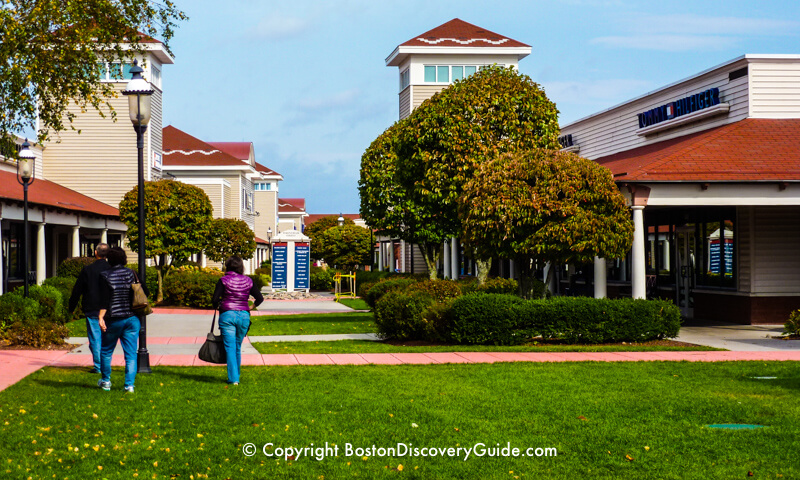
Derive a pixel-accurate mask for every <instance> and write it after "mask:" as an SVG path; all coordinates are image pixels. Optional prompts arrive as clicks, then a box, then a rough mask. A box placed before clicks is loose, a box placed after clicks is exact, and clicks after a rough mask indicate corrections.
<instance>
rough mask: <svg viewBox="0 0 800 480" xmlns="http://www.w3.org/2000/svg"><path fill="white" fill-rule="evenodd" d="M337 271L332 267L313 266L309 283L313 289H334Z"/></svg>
mask: <svg viewBox="0 0 800 480" xmlns="http://www.w3.org/2000/svg"><path fill="white" fill-rule="evenodd" d="M334 274H335V272H334V271H333V269H330V268H322V267H311V277H310V278H309V283H310V286H311V290H326V291H330V290H333V275H334Z"/></svg>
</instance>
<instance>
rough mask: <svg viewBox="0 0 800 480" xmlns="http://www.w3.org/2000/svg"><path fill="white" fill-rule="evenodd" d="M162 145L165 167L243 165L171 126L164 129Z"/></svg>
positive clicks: (228, 155) (239, 161)
mask: <svg viewBox="0 0 800 480" xmlns="http://www.w3.org/2000/svg"><path fill="white" fill-rule="evenodd" d="M162 145H163V146H162V148H163V150H164V155H163V162H164V166H165V167H169V166H185V165H198V166H237V167H238V166H242V165H243V162H242V161H241V160H239V159H238V158H236V157H234V156H232V155H230V154H228V153H225V152H223V151H221V150H220V149H219V148H217V147H214V146H212V145H210V144H208V143H206V142H204V141H202V140H200V139H198V138H195V137H193V136H191V135H189V134H188V133H186V132H183V131H181V130H178V129H177V128H175V127H173V126H172V125H169V126H167V127H164V130H163V139H162ZM248 155H249V154H248Z"/></svg>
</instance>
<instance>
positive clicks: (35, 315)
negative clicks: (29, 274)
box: [0, 287, 69, 348]
mask: <svg viewBox="0 0 800 480" xmlns="http://www.w3.org/2000/svg"><path fill="white" fill-rule="evenodd" d="M34 291H36V293H35V295H37V297H38V298H39V300H44V301H45V303H46V305H44V306H42V305H41V304H40V301H37V300H35V299H34V298H33V292H34ZM29 292H30V293H31V294H32V295H31V296H29V297H28V298H25V297H23V296H22V292H21V291H20V292H19V294H17V292H16V291H15V292H10V293H7V294H5V295H3V296H0V335H2V337H3V339H4V340H5V341H7V342H9V343H10V344H11V345H23V346H29V347H35V348H40V347H45V346H48V345H54V344H55V345H61V344H63V343H64V339H65V338H66V337H67V336H69V331H68V330H67V327H66V326H64V324H63V323H62V322H61V321H60V320H56V321H54V320H53V319H52V318H48V315H50V316H52V315H54V314H55V311H56V310H57V309H56V307H57V306H58V301H55V300H54V298H56V297H57V298H58V299H59V300H60V299H61V294H60V293H58V292H57V291H56V290H55V289H54V288H52V287H46V288H44V289H42V288H40V287H36V288H34V287H31V288H30V291H29Z"/></svg>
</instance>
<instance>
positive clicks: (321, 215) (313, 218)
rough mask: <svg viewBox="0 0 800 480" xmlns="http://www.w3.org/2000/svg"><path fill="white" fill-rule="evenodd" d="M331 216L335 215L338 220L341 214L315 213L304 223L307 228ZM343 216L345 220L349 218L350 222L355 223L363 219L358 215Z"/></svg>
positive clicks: (343, 214)
mask: <svg viewBox="0 0 800 480" xmlns="http://www.w3.org/2000/svg"><path fill="white" fill-rule="evenodd" d="M331 215H333V216H334V217H337V218H338V217H339V215H340V214H338V213H314V214H309V215H308V216H307V217H306V219H305V220H304V221H303V223H305V224H306V226H309V225H311V224H312V223H314V222H316V221H317V220H319V219H322V218H325V217H330V216H331ZM341 215H342V216H343V217H344V218H349V219H350V220H354V221H355V220H358V219H360V218H361V215H359V214H357V213H342V214H341Z"/></svg>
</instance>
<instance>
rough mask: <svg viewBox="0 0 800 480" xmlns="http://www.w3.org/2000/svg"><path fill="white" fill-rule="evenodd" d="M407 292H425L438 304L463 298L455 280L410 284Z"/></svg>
mask: <svg viewBox="0 0 800 480" xmlns="http://www.w3.org/2000/svg"><path fill="white" fill-rule="evenodd" d="M406 291H409V292H423V293H426V294H428V295H429V296H430V297H431V298H433V299H434V300H436V301H437V302H443V301H445V300H448V299H451V298H456V297H460V296H461V288H460V287H459V285H458V283H456V282H454V281H453V280H425V281H422V282H416V283H412V284H410V285H409V286H408V287H407V288H406Z"/></svg>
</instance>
